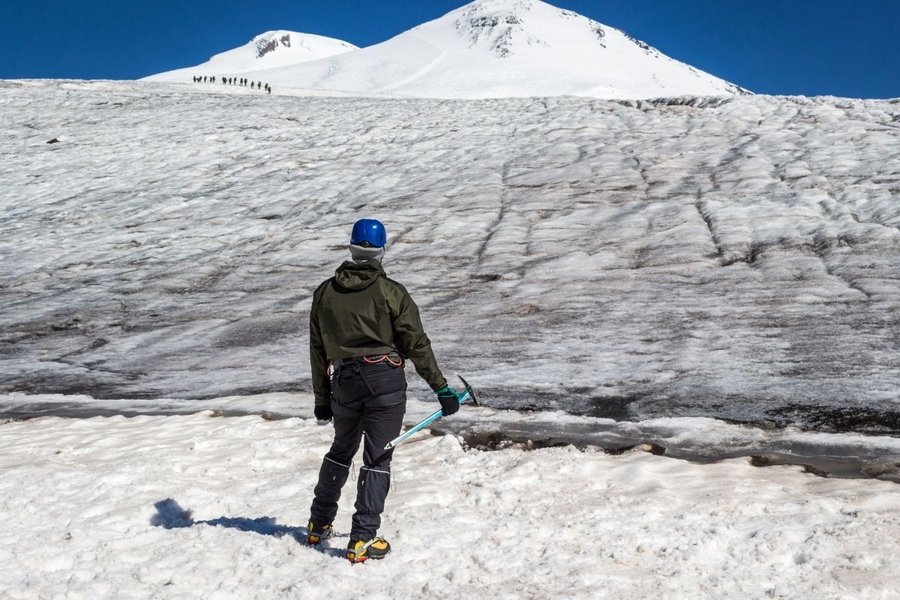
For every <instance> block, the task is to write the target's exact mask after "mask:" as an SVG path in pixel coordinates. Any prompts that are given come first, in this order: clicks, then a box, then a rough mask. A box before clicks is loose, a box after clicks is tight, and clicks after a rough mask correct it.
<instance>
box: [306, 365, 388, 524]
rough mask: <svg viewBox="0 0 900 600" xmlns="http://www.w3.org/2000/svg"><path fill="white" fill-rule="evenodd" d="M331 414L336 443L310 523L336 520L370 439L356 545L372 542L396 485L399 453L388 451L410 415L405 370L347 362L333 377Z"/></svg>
mask: <svg viewBox="0 0 900 600" xmlns="http://www.w3.org/2000/svg"><path fill="white" fill-rule="evenodd" d="M331 409H332V411H333V412H334V442H333V443H332V444H331V449H330V450H329V451H328V453H327V454H326V455H325V458H324V460H323V461H322V467H321V469H320V470H319V482H318V484H317V485H316V488H315V492H314V493H315V498H314V499H313V502H312V506H311V507H310V520H311V521H313V522H314V523H316V524H317V525H329V524H331V523H332V522H333V521H334V518H335V516H336V515H337V511H338V501H339V500H340V498H341V489H342V488H343V487H344V484H345V483H346V482H347V478H348V477H349V475H350V464H351V461H352V460H353V457H354V456H356V452H357V450H359V445H360V442H361V441H362V439H363V438H365V445H364V447H363V466H362V468H360V470H359V478H358V480H357V484H356V505H355V512H354V514H353V521H352V525H351V529H350V540H351V541H356V540H363V541H368V540H370V539H372V538H373V537H375V534H376V533H377V531H378V528H379V527H380V526H381V513H382V512H383V511H384V501H385V498H386V497H387V494H388V490H389V489H390V485H391V457H392V455H393V450H385V449H384V447H385V446H386V445H387V443H388V442H390V441H391V440H392V439H394V438H395V437H397V436H398V435H400V428H401V426H402V425H403V415H404V414H405V413H406V377H405V376H404V373H403V367H399V366H392V365H391V364H390V363H388V362H387V361H382V362H379V363H374V364H371V363H367V362H365V361H363V360H361V359H354V360H350V361H343V362H342V363H341V364H340V365H339V366H338V367H337V368H336V370H335V373H334V375H333V376H332V384H331Z"/></svg>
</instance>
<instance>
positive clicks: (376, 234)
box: [350, 219, 387, 248]
mask: <svg viewBox="0 0 900 600" xmlns="http://www.w3.org/2000/svg"><path fill="white" fill-rule="evenodd" d="M350 243H351V244H353V245H354V246H367V245H368V246H371V247H373V248H384V245H385V244H386V243H387V233H386V232H385V231H384V225H382V224H381V221H376V220H375V219H360V220H359V221H357V222H356V223H354V224H353V233H351V234H350Z"/></svg>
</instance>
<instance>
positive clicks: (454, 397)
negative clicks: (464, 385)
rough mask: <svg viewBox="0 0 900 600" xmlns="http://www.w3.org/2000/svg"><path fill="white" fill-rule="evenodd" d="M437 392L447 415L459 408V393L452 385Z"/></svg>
mask: <svg viewBox="0 0 900 600" xmlns="http://www.w3.org/2000/svg"><path fill="white" fill-rule="evenodd" d="M436 393H437V397H438V400H439V401H440V403H441V409H442V410H443V411H444V416H445V417H449V416H450V415H452V414H453V413H455V412H456V411H458V410H459V394H457V393H456V391H455V390H454V389H453V388H452V387H450V386H449V385H448V386H446V387H443V388H441V389H439V390H438V391H437V392H436Z"/></svg>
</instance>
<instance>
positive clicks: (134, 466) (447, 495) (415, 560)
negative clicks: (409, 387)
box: [0, 413, 900, 600]
mask: <svg viewBox="0 0 900 600" xmlns="http://www.w3.org/2000/svg"><path fill="white" fill-rule="evenodd" d="M0 434H2V435H0V474H2V476H0V508H2V510H3V513H4V515H5V526H4V527H3V528H2V529H0V562H2V564H3V565H4V568H3V569H2V570H0V590H3V597H4V598H10V599H11V600H19V599H23V600H24V599H29V600H31V599H34V598H42V599H43V598H47V599H51V598H70V599H73V600H77V599H80V598H85V599H92V600H95V599H99V598H116V599H127V598H141V599H146V598H155V599H161V598H207V599H212V598H215V599H218V598H304V599H305V598H362V597H365V598H384V599H388V598H422V597H429V598H475V597H484V596H486V595H489V596H490V597H496V598H510V599H512V598H516V599H518V598H623V599H624V598H635V599H637V598H645V597H647V595H648V594H649V595H653V596H654V597H658V598H698V597H718V598H724V597H728V598H761V597H775V598H792V599H802V598H811V599H812V598H867V599H868V598H897V597H900V596H898V592H897V588H896V585H895V583H896V581H897V578H898V576H900V567H898V566H897V563H896V561H895V560H894V557H895V556H897V553H898V551H900V547H898V546H900V543H898V541H897V540H898V539H900V488H898V487H897V486H896V485H895V484H891V483H886V482H878V481H872V480H829V479H823V478H819V477H815V476H813V475H810V474H806V473H803V472H801V471H800V469H798V468H793V467H772V468H768V469H758V468H754V467H751V466H750V465H749V464H748V462H747V461H745V460H728V461H723V462H720V463H717V464H712V465H705V466H701V465H696V464H692V463H689V462H684V461H679V460H674V459H669V458H664V457H658V456H653V455H650V454H647V453H644V452H639V451H636V452H632V453H628V454H624V455H621V456H609V455H606V454H603V453H600V452H594V451H586V452H582V451H578V450H576V449H574V448H572V447H565V448H555V449H544V450H535V451H531V452H525V451H521V450H515V449H507V450H501V451H496V452H482V451H477V450H468V451H466V450H465V449H464V448H463V446H461V445H460V443H459V442H458V441H457V439H456V438H454V437H452V436H444V437H432V436H430V435H428V434H418V435H417V436H416V437H414V438H413V440H412V441H410V442H409V443H408V444H405V445H403V446H401V447H400V448H399V449H398V450H397V452H396V454H395V460H394V473H395V477H394V479H395V489H394V490H393V491H392V492H391V494H390V495H389V496H388V505H387V511H386V513H385V519H384V523H383V527H382V530H381V532H380V533H382V534H383V535H385V536H386V537H387V538H388V539H389V540H390V541H391V543H392V544H393V546H394V552H393V553H392V554H391V555H390V556H389V557H388V558H387V559H385V560H384V561H382V562H379V563H376V562H369V563H366V564H363V565H358V566H352V565H350V564H349V563H348V562H346V561H345V560H344V559H343V558H342V550H343V547H344V546H345V544H346V541H347V538H346V537H340V536H339V537H337V538H335V539H333V540H332V541H331V542H330V544H329V545H328V546H327V547H326V548H325V549H324V550H322V551H317V550H312V549H309V548H306V547H304V546H302V545H300V544H298V543H297V542H296V541H295V540H294V539H293V537H292V534H293V533H298V534H300V535H301V536H302V535H303V534H304V533H305V521H306V518H307V516H308V515H307V509H308V506H309V502H310V500H311V490H312V487H313V485H314V482H315V480H316V476H317V472H318V467H319V462H320V460H321V456H322V455H323V454H324V453H325V452H326V450H327V448H328V445H329V444H330V439H331V438H330V435H331V428H330V427H329V426H320V425H317V424H316V423H315V421H312V420H308V419H299V418H293V419H286V420H279V421H270V420H265V419H262V418H260V417H254V416H248V417H239V418H217V417H213V416H211V413H200V414H194V415H189V416H166V417H162V416H141V417H135V418H124V417H112V418H99V417H98V418H92V419H83V420H71V419H61V418H41V419H35V420H31V421H22V422H6V423H3V424H0ZM358 464H359V461H357V465H358ZM354 495H355V486H354V485H352V484H350V483H348V485H347V486H346V488H345V494H344V497H343V499H342V503H341V512H340V513H339V515H338V519H337V521H336V523H335V525H336V528H337V530H338V532H344V533H346V532H347V531H348V530H349V520H350V515H351V511H352V503H353V498H354ZM181 509H183V510H185V511H190V515H189V516H188V515H186V514H184V513H183V512H182V510H181ZM204 521H206V522H205V523H204ZM167 527H168V528H167Z"/></svg>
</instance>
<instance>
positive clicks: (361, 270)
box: [334, 259, 384, 290]
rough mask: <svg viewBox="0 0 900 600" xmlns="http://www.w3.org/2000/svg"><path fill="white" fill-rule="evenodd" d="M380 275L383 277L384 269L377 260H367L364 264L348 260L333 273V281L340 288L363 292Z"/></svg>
mask: <svg viewBox="0 0 900 600" xmlns="http://www.w3.org/2000/svg"><path fill="white" fill-rule="evenodd" d="M382 275H384V269H383V268H382V266H381V263H380V262H378V260H374V259H373V260H368V261H366V262H364V263H356V262H353V261H352V260H348V261H347V262H345V263H344V264H342V265H341V266H340V267H338V269H337V271H335V272H334V280H335V281H336V282H337V284H338V285H339V286H341V287H342V288H345V289H348V290H364V289H366V288H367V287H369V286H370V285H372V284H373V283H375V280H376V279H378V278H379V277H381V276H382Z"/></svg>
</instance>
